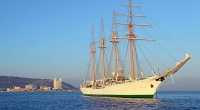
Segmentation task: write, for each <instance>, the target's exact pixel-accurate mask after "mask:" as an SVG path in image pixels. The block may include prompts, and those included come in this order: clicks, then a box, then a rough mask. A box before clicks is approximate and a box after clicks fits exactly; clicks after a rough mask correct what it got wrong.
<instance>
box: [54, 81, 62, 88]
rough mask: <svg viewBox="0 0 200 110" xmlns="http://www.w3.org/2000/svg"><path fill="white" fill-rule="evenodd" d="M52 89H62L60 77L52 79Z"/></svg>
mask: <svg viewBox="0 0 200 110" xmlns="http://www.w3.org/2000/svg"><path fill="white" fill-rule="evenodd" d="M53 89H54V90H61V89H62V79H61V78H55V79H54V80H53Z"/></svg>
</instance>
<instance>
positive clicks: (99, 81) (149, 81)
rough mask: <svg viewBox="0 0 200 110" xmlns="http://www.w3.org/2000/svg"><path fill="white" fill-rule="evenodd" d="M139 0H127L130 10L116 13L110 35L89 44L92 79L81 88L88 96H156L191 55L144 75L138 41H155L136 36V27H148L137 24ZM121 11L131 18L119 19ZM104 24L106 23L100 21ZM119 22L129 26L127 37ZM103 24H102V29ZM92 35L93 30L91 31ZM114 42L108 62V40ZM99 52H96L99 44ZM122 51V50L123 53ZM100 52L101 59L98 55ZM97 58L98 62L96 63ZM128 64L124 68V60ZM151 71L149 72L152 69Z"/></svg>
mask: <svg viewBox="0 0 200 110" xmlns="http://www.w3.org/2000/svg"><path fill="white" fill-rule="evenodd" d="M137 6H138V5H137V4H134V3H132V1H131V0H129V1H128V5H127V7H128V13H127V14H118V13H116V12H114V13H113V23H112V34H111V39H110V40H106V38H105V37H104V35H103V34H102V35H101V37H100V39H99V40H98V41H96V40H95V39H93V41H92V42H91V44H90V51H89V52H90V64H89V69H88V70H89V71H88V74H89V76H90V78H89V80H85V81H84V82H83V83H82V84H81V85H80V90H81V92H82V94H83V95H86V96H102V97H122V98H153V97H154V95H155V94H156V92H157V90H158V88H159V87H160V85H161V84H162V83H163V82H164V81H165V80H166V79H167V78H168V77H170V76H173V75H174V74H175V73H176V72H177V71H179V70H180V69H181V68H182V67H183V66H184V65H185V64H186V63H187V62H188V61H189V60H190V59H191V55H190V54H187V53H186V54H185V56H184V58H182V59H181V60H179V61H178V62H177V63H176V64H175V65H174V66H172V67H170V68H167V69H166V70H165V71H164V72H153V74H152V75H150V76H145V75H144V74H143V73H142V72H139V71H138V70H139V65H140V64H139V62H138V59H137V57H138V54H137V50H138V48H137V45H136V44H137V43H136V42H138V41H153V40H150V39H146V38H141V37H138V36H137V33H136V32H135V28H136V27H145V26H148V25H146V24H140V25H137V24H135V22H134V20H135V19H134V18H135V17H142V15H136V14H134V11H133V9H134V8H135V7H137ZM117 15H122V16H126V17H127V18H128V20H127V23H124V24H123V23H117V22H116V16H117ZM101 24H102V25H103V23H101ZM117 25H124V26H126V29H127V32H126V35H124V36H125V37H121V36H120V35H119V34H118V31H117V29H116V27H117ZM103 31H104V28H103V26H102V32H103ZM92 33H93V36H95V35H94V31H92ZM121 40H127V45H128V48H127V52H126V53H124V54H127V59H128V60H126V61H122V59H124V58H122V57H121V53H122V52H121V51H120V48H119V46H120V45H119V44H120V42H121ZM108 42H109V43H110V44H111V46H110V47H111V49H110V50H111V52H110V53H111V55H110V56H111V57H110V58H109V60H110V63H109V64H107V63H106V62H107V60H106V59H107V57H106V48H107V46H106V44H109V43H108ZM97 44H98V49H99V51H98V52H99V54H98V55H97V46H96V45H97ZM122 54H123V53H122ZM97 56H98V58H99V59H97V58H96V57H97ZM97 62H98V63H97ZM125 63H126V64H127V67H128V68H125V66H124V64H125ZM149 73H150V72H149Z"/></svg>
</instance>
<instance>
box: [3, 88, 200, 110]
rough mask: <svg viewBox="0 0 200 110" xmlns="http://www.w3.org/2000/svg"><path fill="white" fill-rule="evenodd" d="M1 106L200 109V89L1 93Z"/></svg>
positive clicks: (27, 109)
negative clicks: (130, 94) (146, 95)
mask: <svg viewBox="0 0 200 110" xmlns="http://www.w3.org/2000/svg"><path fill="white" fill-rule="evenodd" d="M0 110H200V92H159V93H158V94H157V98H156V99H123V98H120V99H119V98H97V97H85V96H82V95H81V94H80V93H67V92H49V93H37V92H36V93H0Z"/></svg>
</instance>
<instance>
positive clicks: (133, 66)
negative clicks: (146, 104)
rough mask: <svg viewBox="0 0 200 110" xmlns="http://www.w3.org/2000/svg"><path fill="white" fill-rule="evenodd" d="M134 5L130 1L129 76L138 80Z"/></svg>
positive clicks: (130, 0)
mask: <svg viewBox="0 0 200 110" xmlns="http://www.w3.org/2000/svg"><path fill="white" fill-rule="evenodd" d="M132 9H133V4H132V0H129V4H128V47H129V58H130V59H129V60H130V62H129V74H130V79H131V80H136V79H137V77H136V76H137V60H136V55H137V54H136V45H135V39H136V35H135V34H134V32H133V30H134V24H133V10H132Z"/></svg>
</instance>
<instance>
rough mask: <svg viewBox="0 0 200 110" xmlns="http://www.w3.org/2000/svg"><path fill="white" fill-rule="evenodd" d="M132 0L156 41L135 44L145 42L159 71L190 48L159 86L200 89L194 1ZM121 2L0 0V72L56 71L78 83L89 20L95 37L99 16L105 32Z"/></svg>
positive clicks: (199, 22)
mask: <svg viewBox="0 0 200 110" xmlns="http://www.w3.org/2000/svg"><path fill="white" fill-rule="evenodd" d="M135 2H136V3H142V6H143V7H142V9H138V12H140V13H142V14H144V15H145V16H146V17H145V20H144V21H148V22H149V23H151V25H152V27H151V29H144V31H148V32H146V33H144V34H146V35H147V38H148V36H149V37H150V36H151V37H150V38H152V39H156V43H155V45H157V44H158V46H157V47H156V46H152V45H154V43H150V44H148V43H140V45H142V46H143V45H146V47H147V48H151V49H150V50H149V51H147V52H146V53H147V54H149V56H148V57H150V60H151V61H152V62H153V63H155V62H158V63H156V64H158V65H160V66H161V71H162V67H163V68H164V67H167V66H173V65H174V64H175V62H176V61H177V59H180V58H182V57H183V56H184V54H185V53H190V54H192V60H191V61H190V62H189V63H188V64H186V65H185V66H184V68H183V69H182V70H181V71H179V72H178V73H177V74H176V75H175V76H174V77H173V78H169V79H168V81H167V82H166V83H164V84H163V85H164V86H163V87H162V88H161V89H163V90H200V87H199V85H198V82H199V80H200V74H199V68H198V67H199V65H200V58H199V56H200V51H199V49H200V46H199V41H200V37H199V35H200V31H199V29H200V14H199V10H200V7H199V6H200V1H199V0H165V1H163V0H162V1H161V0H151V1H150V0H135ZM126 4H127V1H126V0H0V75H8V76H22V77H33V78H50V79H53V78H55V77H61V78H62V79H63V80H64V81H66V82H68V83H71V84H73V85H76V86H77V85H79V83H80V82H81V81H82V80H84V79H85V77H86V76H87V75H86V74H87V68H88V63H89V62H88V59H89V54H88V52H89V50H88V47H89V42H90V41H91V26H92V25H95V28H96V36H97V37H96V39H97V38H98V35H99V33H100V31H99V30H100V29H99V27H100V19H101V18H102V17H103V19H104V24H105V30H106V31H105V36H106V37H107V38H109V35H110V32H111V22H112V12H113V10H115V11H119V12H126V11H125V10H126V7H125V5H126ZM138 32H140V31H138ZM157 42H159V43H157ZM124 44H125V43H124ZM161 45H162V46H161ZM146 47H145V48H146ZM154 47H155V48H154ZM162 47H163V48H162ZM141 59H142V58H141ZM164 65H166V66H164Z"/></svg>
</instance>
